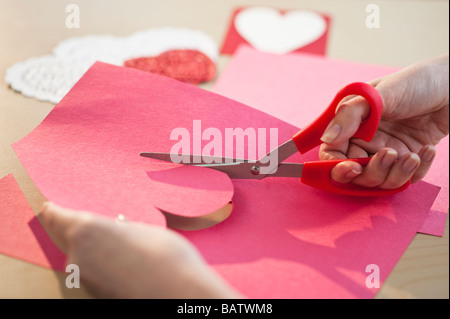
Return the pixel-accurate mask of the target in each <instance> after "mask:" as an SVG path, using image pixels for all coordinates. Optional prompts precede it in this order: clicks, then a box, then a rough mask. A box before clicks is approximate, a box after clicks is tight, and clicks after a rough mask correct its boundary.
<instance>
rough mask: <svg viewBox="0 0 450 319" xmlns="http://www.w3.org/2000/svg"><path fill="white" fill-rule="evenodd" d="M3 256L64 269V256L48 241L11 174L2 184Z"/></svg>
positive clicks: (0, 238)
mask: <svg viewBox="0 0 450 319" xmlns="http://www.w3.org/2000/svg"><path fill="white" fill-rule="evenodd" d="M0 253H2V254H5V255H9V256H12V257H14V258H18V259H22V260H25V261H27V262H31V263H34V264H36V265H39V266H43V267H47V268H52V269H56V270H59V271H64V269H65V268H64V263H65V258H66V257H65V255H64V254H63V253H62V252H61V251H60V250H59V249H58V247H56V245H55V244H54V243H53V242H52V240H51V239H50V237H48V235H47V233H46V232H45V230H44V228H43V227H42V225H41V223H40V222H39V220H38V219H37V217H36V215H35V214H34V212H33V210H32V209H31V207H30V205H29V204H28V202H27V200H26V198H25V196H24V195H23V193H22V191H21V189H20V187H19V184H17V181H16V180H15V178H14V176H13V175H12V174H10V175H7V176H6V177H4V178H2V179H1V180H0Z"/></svg>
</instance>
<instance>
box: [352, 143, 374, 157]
mask: <svg viewBox="0 0 450 319" xmlns="http://www.w3.org/2000/svg"><path fill="white" fill-rule="evenodd" d="M368 156H369V154H368V153H367V151H366V150H365V149H364V148H362V147H361V146H359V145H356V144H352V143H350V145H349V146H348V150H347V157H348V158H363V157H368Z"/></svg>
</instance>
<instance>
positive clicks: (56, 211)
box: [40, 202, 80, 253]
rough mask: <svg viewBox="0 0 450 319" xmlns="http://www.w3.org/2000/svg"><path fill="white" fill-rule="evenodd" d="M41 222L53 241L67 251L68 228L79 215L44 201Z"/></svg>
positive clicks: (75, 222) (74, 222) (63, 250)
mask: <svg viewBox="0 0 450 319" xmlns="http://www.w3.org/2000/svg"><path fill="white" fill-rule="evenodd" d="M40 215H41V217H42V222H43V225H44V228H45V230H46V231H47V233H48V235H49V236H50V238H51V239H52V240H53V242H54V243H55V244H56V245H57V246H58V247H59V249H61V251H62V252H64V253H67V250H68V246H69V238H68V233H69V229H70V228H72V227H73V226H74V225H75V224H77V222H78V220H79V218H80V216H79V214H77V213H76V212H74V211H71V210H69V209H65V208H62V207H59V206H58V205H56V204H54V203H51V202H46V203H44V205H43V207H42V209H41V213H40Z"/></svg>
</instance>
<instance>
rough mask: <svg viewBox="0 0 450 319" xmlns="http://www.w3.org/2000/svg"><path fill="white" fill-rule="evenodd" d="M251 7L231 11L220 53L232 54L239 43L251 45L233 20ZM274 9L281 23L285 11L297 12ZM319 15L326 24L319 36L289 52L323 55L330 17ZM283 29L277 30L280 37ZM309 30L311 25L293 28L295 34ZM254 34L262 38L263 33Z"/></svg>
mask: <svg viewBox="0 0 450 319" xmlns="http://www.w3.org/2000/svg"><path fill="white" fill-rule="evenodd" d="M253 8H254V7H248V8H239V9H236V10H235V11H234V12H233V15H232V17H231V21H230V24H229V28H228V31H227V34H226V36H225V40H224V42H223V44H222V48H221V50H220V53H222V54H233V53H234V52H235V50H236V49H237V48H238V47H239V45H241V44H247V45H251V43H249V39H246V38H245V36H243V35H242V34H240V33H239V31H238V30H237V28H236V25H235V21H236V16H238V15H239V14H240V13H241V12H243V11H244V10H247V9H253ZM257 8H258V7H257ZM264 9H266V10H274V11H275V10H276V9H271V8H264ZM276 11H278V12H279V14H280V17H281V19H280V21H279V22H280V23H281V24H283V20H282V19H283V18H282V17H283V16H285V15H286V13H289V12H296V11H297V12H298V11H299V10H276ZM319 15H320V16H321V17H322V18H323V20H324V22H325V24H326V27H325V30H324V32H323V33H322V34H321V35H320V36H318V37H317V39H315V40H314V41H312V42H310V43H306V44H303V45H301V46H299V47H296V48H295V49H293V50H291V52H308V53H314V54H320V55H325V53H326V48H327V38H328V30H329V26H330V20H331V19H330V17H328V16H326V15H324V14H319ZM261 20H264V18H262V19H261ZM265 23H267V20H266V21H265ZM273 27H274V28H277V27H279V25H278V23H275V25H274V26H273ZM254 28H255V29H256V30H258V29H261V28H258V26H254ZM283 31H285V30H282V29H280V30H279V32H280V37H283V36H284V33H286V32H283ZM310 31H311V27H308V26H306V27H305V28H304V29H303V30H295V31H294V32H296V33H297V34H301V33H302V32H310ZM248 36H249V37H251V36H252V31H250V32H249V34H248ZM256 36H258V37H262V38H264V37H263V35H256ZM294 38H295V37H294ZM250 40H251V39H250ZM267 41H270V40H267ZM294 41H295V40H294ZM269 46H270V44H269ZM277 49H279V48H277V46H276V45H274V47H273V50H274V51H276V50H277ZM271 52H273V51H271Z"/></svg>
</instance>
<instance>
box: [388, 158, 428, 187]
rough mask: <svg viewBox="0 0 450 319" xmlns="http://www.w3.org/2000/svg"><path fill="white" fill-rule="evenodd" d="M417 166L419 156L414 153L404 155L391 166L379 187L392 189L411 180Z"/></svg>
mask: <svg viewBox="0 0 450 319" xmlns="http://www.w3.org/2000/svg"><path fill="white" fill-rule="evenodd" d="M419 165H420V157H419V155H417V154H415V153H409V154H406V155H404V156H403V157H401V158H400V159H399V160H398V161H397V162H396V163H395V164H394V165H393V166H392V168H391V170H390V172H389V174H388V176H387V177H386V180H385V181H384V182H383V184H381V185H380V188H384V189H393V188H398V187H400V186H402V185H403V184H405V183H406V182H407V181H408V180H410V179H411V177H412V176H413V175H414V173H415V172H416V170H417V168H418V167H419Z"/></svg>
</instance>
